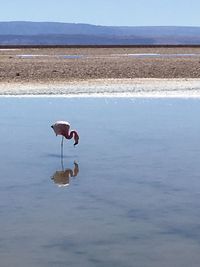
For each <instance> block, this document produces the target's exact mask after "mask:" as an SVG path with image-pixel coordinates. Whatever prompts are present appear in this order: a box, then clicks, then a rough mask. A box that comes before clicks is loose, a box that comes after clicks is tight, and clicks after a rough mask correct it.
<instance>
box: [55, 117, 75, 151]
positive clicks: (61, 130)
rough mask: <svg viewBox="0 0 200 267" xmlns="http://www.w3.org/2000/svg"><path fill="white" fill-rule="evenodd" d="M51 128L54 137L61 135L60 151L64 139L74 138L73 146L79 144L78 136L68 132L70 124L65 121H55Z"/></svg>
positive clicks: (73, 131) (73, 132)
mask: <svg viewBox="0 0 200 267" xmlns="http://www.w3.org/2000/svg"><path fill="white" fill-rule="evenodd" d="M51 128H53V130H54V132H55V134H56V136H57V135H62V141H61V149H63V139H64V137H65V138H66V139H72V138H74V141H75V143H74V146H76V145H77V144H78V142H79V135H78V133H77V131H75V130H72V131H71V132H70V131H69V129H70V124H69V123H68V122H67V121H56V122H55V123H54V124H53V125H52V126H51Z"/></svg>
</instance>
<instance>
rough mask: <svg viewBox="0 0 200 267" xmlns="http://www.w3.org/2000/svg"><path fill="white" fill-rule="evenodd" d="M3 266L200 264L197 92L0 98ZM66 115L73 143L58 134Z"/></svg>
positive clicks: (0, 247) (199, 109) (0, 240)
mask: <svg viewBox="0 0 200 267" xmlns="http://www.w3.org/2000/svg"><path fill="white" fill-rule="evenodd" d="M0 107H1V113H0V121H1V131H0V140H1V141H0V142H1V150H0V159H1V161H0V169H1V174H0V177H1V179H0V215H1V220H0V227H1V230H2V231H1V234H0V258H1V265H2V266H29V267H37V266H70V267H71V266H76V267H77V266H83V267H84V266H85V267H90V266H91V267H92V266H109V267H110V266H111V267H112V266H115V267H118V266H119V267H121V266H126V267H129V266H130V267H132V266H134V267H141V266H142V267H150V266H152V267H160V266H164V267H165V266H166V267H168V266H181V267H182V266H195V267H196V266H199V261H200V255H199V249H200V234H199V229H200V222H199V219H200V215H199V214H200V182H199V177H200V164H199V161H200V142H199V138H200V137H199V136H200V123H199V118H198V114H199V113H200V100H178V99H176V100H175V99H154V100H150V99H146V100H145V99H136V100H134V99H106V100H105V99H103V98H102V99H92V98H91V99H56V98H55V99H54V98H49V99H48V98H43V99H20V98H19V99H17V98H7V99H5V98H1V99H0ZM57 119H66V120H69V121H70V122H71V126H72V128H73V127H75V128H77V129H78V130H79V133H80V145H79V146H77V148H74V147H73V141H67V140H65V143H64V159H63V161H64V169H67V168H68V169H71V170H73V169H74V161H77V162H78V166H79V173H78V175H77V177H75V178H73V177H72V179H73V181H72V182H70V186H67V187H64V188H59V187H58V186H55V184H54V183H53V182H52V180H51V177H52V175H54V173H55V172H56V171H57V170H60V166H61V164H60V141H61V139H60V137H55V135H54V134H53V132H52V129H51V128H50V125H51V124H52V122H54V121H56V120H57Z"/></svg>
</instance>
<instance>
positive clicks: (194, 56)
mask: <svg viewBox="0 0 200 267" xmlns="http://www.w3.org/2000/svg"><path fill="white" fill-rule="evenodd" d="M138 54H139V55H138ZM144 54H148V56H147V55H145V56H144ZM155 54H156V55H155ZM157 54H160V55H159V56H158V55H157ZM121 93H123V94H131V95H132V96H138V95H139V96H141V95H145V96H146V95H149V96H152V95H155V94H157V95H158V96H160V95H163V96H175V95H176V96H180V95H184V96H186V95H187V96H198V97H200V47H143V48H142V47H139V48H137V47H132V48H131V47H128V48H127V47H109V48H108V47H107V48H99V47H98V48H94V47H93V48H89V47H84V48H80V47H79V48H72V47H71V48H69V47H68V48H55V47H54V48H20V49H19V48H17V49H0V95H43V94H44V95H80V94H90V95H92V94H93V95H94V94H98V95H100V94H101V95H105V94H110V95H113V94H115V95H116V94H121Z"/></svg>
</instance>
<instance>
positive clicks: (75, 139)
mask: <svg viewBox="0 0 200 267" xmlns="http://www.w3.org/2000/svg"><path fill="white" fill-rule="evenodd" d="M74 141H75V143H74V146H76V145H78V142H79V135H78V133H77V132H76V131H74Z"/></svg>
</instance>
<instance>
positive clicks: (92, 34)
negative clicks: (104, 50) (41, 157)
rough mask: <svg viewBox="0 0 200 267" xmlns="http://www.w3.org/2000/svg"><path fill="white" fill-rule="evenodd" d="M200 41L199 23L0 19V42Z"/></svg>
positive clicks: (178, 42)
mask: <svg viewBox="0 0 200 267" xmlns="http://www.w3.org/2000/svg"><path fill="white" fill-rule="evenodd" d="M162 44H164V45H200V27H172V26H169V27H168V26H162V27H158V26H154V27H150V26H148V27H120V26H119V27H113V26H96V25H90V24H75V23H58V22H23V21H13V22H0V45H162Z"/></svg>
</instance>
